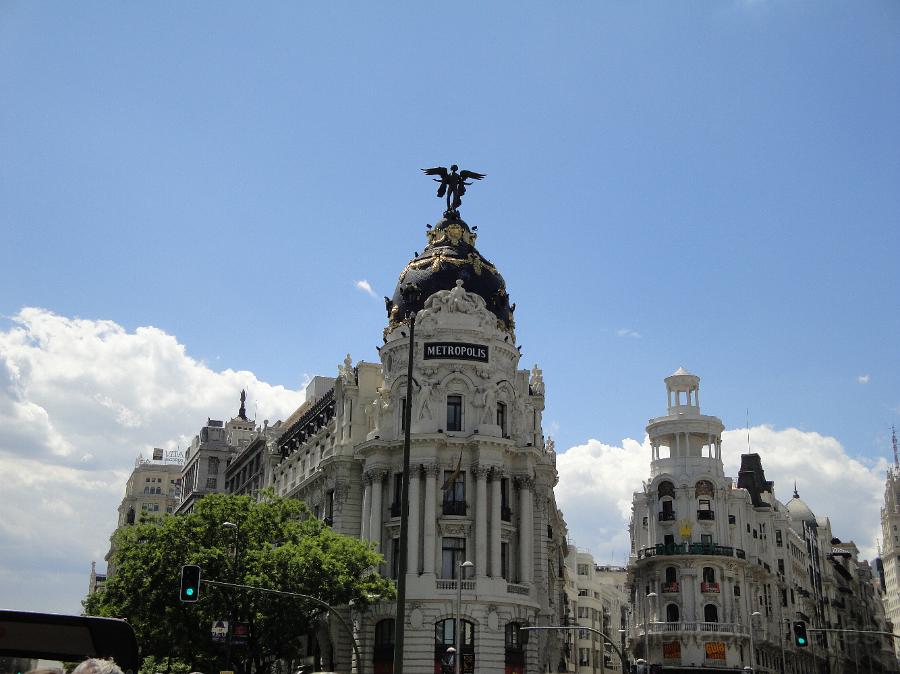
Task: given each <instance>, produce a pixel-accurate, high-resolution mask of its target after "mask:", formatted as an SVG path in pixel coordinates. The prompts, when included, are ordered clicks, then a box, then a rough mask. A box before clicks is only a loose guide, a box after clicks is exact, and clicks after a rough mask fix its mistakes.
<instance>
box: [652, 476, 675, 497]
mask: <svg viewBox="0 0 900 674" xmlns="http://www.w3.org/2000/svg"><path fill="white" fill-rule="evenodd" d="M656 490H657V491H658V492H659V498H661V499H662V498H663V497H666V496H667V497H669V498H675V485H674V484H672V483H671V482H669V481H668V480H664V481H662V482H660V483H659V486H658V487H657V488H656Z"/></svg>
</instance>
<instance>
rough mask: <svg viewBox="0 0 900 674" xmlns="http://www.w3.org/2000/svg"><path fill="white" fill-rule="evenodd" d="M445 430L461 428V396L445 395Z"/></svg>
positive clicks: (459, 429)
mask: <svg viewBox="0 0 900 674" xmlns="http://www.w3.org/2000/svg"><path fill="white" fill-rule="evenodd" d="M447 430H448V431H461V430H462V396H447Z"/></svg>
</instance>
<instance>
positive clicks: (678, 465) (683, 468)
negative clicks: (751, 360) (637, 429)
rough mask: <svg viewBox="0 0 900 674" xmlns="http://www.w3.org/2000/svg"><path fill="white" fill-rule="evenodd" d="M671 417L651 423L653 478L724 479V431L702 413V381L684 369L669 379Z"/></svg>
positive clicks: (668, 392)
mask: <svg viewBox="0 0 900 674" xmlns="http://www.w3.org/2000/svg"><path fill="white" fill-rule="evenodd" d="M665 381H666V395H667V400H668V414H667V415H666V416H664V417H657V418H655V419H651V420H650V422H649V423H648V424H647V434H648V435H649V436H650V446H651V452H652V454H651V463H650V472H651V475H653V476H657V475H661V474H663V473H666V474H670V475H678V476H681V475H693V474H696V473H698V472H702V473H707V474H710V475H716V476H722V475H724V473H723V469H722V431H723V430H724V429H725V427H724V426H723V425H722V422H721V420H720V419H719V418H718V417H712V416H706V415H703V414H701V413H700V377H698V376H697V375H694V374H691V373H689V372H687V371H686V370H685V369H684V368H678V370H677V371H676V372H675V373H673V374H671V375H669V376H668V377H666V380H665Z"/></svg>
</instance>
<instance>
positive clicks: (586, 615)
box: [578, 606, 591, 618]
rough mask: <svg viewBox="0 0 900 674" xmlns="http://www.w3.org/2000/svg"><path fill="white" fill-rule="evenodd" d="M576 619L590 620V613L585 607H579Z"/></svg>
mask: <svg viewBox="0 0 900 674" xmlns="http://www.w3.org/2000/svg"><path fill="white" fill-rule="evenodd" d="M578 617H579V618H590V617H591V611H590V609H589V608H588V607H587V606H579V607H578Z"/></svg>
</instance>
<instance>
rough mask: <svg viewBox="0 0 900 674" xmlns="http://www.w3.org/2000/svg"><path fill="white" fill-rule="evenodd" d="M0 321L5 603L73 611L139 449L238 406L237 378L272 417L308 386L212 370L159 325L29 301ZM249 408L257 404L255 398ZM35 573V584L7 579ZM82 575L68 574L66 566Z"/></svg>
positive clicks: (183, 434) (184, 437)
mask: <svg viewBox="0 0 900 674" xmlns="http://www.w3.org/2000/svg"><path fill="white" fill-rule="evenodd" d="M12 323H13V325H12V327H10V328H9V329H7V330H0V475H3V476H4V499H3V501H4V511H3V517H2V518H0V605H2V606H5V607H18V608H25V609H32V610H57V611H68V612H72V611H75V612H77V611H78V610H79V608H80V606H79V601H80V599H81V598H82V596H83V594H84V591H85V589H86V587H87V577H88V573H89V571H90V563H91V560H97V561H98V566H99V567H100V568H101V569H102V568H103V567H104V566H105V563H104V562H103V556H104V554H105V553H106V551H107V548H108V537H109V534H110V533H111V531H112V528H113V526H114V525H115V519H116V508H117V506H118V504H119V501H120V500H121V498H122V495H123V490H124V485H125V480H126V479H127V477H128V474H129V472H130V471H131V468H132V467H133V462H134V459H135V457H136V456H137V455H138V454H141V453H144V454H145V455H149V450H150V449H151V448H152V447H154V446H156V447H164V448H171V449H174V448H175V447H176V446H178V445H180V446H182V447H184V446H185V445H186V444H187V443H188V442H190V439H191V437H192V436H193V435H194V434H195V433H196V432H197V431H198V430H199V429H200V426H201V425H202V424H203V422H204V421H205V420H206V418H207V417H213V418H225V419H227V418H230V417H231V416H234V415H235V414H236V413H237V408H238V405H239V401H238V395H239V392H240V390H241V389H242V388H243V389H246V391H247V395H248V399H249V401H251V403H252V404H253V405H256V406H258V409H259V410H260V416H261V417H262V412H263V411H264V413H265V417H266V418H268V419H270V420H271V421H272V422H274V421H275V420H277V419H280V418H285V417H287V416H288V415H289V414H290V413H291V412H292V411H293V410H294V409H296V407H297V405H299V404H300V403H301V402H302V400H303V393H302V388H301V389H299V390H290V389H286V388H284V387H283V386H273V385H271V384H268V383H266V382H263V381H260V380H259V379H257V377H256V376H255V375H254V374H253V373H252V372H247V371H234V370H222V371H215V370H212V369H210V368H209V367H208V366H207V365H205V364H203V363H201V362H199V361H197V360H195V359H193V358H191V357H190V356H189V355H187V353H186V352H185V348H184V346H183V345H181V344H179V343H178V341H177V340H176V338H175V337H173V336H172V335H168V334H166V333H165V332H163V331H162V330H159V329H157V328H152V327H141V328H138V329H137V330H135V331H134V332H128V331H127V330H125V329H124V328H123V327H121V326H120V325H118V324H116V323H114V322H112V321H92V320H83V319H73V318H67V317H64V316H59V315H56V314H53V313H51V312H49V311H45V310H42V309H23V310H22V311H21V312H20V313H19V314H18V315H16V316H14V317H13V318H12ZM250 409H253V406H250ZM26 573H27V574H28V576H29V578H31V579H32V580H33V582H32V583H31V587H32V588H34V587H43V586H44V584H45V583H46V585H47V588H48V589H47V590H46V591H44V593H43V594H42V595H41V596H35V593H34V591H33V590H31V591H29V592H28V594H27V595H26V594H25V593H24V592H22V591H20V590H19V589H17V588H18V587H19V586H20V585H21V584H20V583H15V582H5V580H4V579H10V578H12V579H14V578H17V577H18V578H21V577H23V575H24V574H26ZM64 577H72V578H80V579H81V580H80V581H79V582H78V583H77V584H74V585H73V584H72V583H65V584H60V583H59V578H64Z"/></svg>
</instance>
